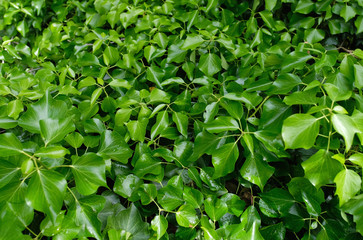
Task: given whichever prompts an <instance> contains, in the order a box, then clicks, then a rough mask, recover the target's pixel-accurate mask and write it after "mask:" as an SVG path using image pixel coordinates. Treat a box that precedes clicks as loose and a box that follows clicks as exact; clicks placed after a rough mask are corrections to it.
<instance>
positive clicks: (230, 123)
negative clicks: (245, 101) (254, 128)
mask: <svg viewBox="0 0 363 240" xmlns="http://www.w3.org/2000/svg"><path fill="white" fill-rule="evenodd" d="M205 129H206V130H207V131H208V132H210V133H220V132H224V131H234V130H238V129H239V125H238V122H237V121H236V120H235V119H233V118H232V117H229V116H220V117H217V118H216V119H215V120H213V121H211V122H210V123H207V124H205Z"/></svg>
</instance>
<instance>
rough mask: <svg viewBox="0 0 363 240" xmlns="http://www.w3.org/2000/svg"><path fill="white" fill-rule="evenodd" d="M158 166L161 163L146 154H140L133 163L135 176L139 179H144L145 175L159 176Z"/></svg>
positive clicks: (159, 168)
mask: <svg viewBox="0 0 363 240" xmlns="http://www.w3.org/2000/svg"><path fill="white" fill-rule="evenodd" d="M160 164H161V161H159V160H158V159H157V158H154V157H151V156H150V155H149V154H147V153H145V154H142V155H141V157H140V158H139V159H138V160H137V161H136V163H135V168H134V172H135V175H137V176H138V177H140V178H142V177H144V176H145V175H146V174H153V175H159V174H161V173H162V168H161V166H160Z"/></svg>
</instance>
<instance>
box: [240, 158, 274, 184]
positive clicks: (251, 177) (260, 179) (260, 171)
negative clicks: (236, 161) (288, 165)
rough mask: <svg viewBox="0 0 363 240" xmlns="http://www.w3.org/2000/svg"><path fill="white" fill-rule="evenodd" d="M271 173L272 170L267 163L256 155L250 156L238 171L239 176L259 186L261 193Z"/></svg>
mask: <svg viewBox="0 0 363 240" xmlns="http://www.w3.org/2000/svg"><path fill="white" fill-rule="evenodd" d="M273 173H274V168H273V167H271V166H270V165H268V164H267V162H266V161H264V160H263V159H262V156H260V155H258V154H256V155H252V154H250V155H249V156H248V157H247V158H246V161H245V162H244V163H243V166H242V168H241V170H240V174H241V176H242V177H243V178H244V179H246V180H247V181H250V182H251V183H254V184H256V185H257V186H259V188H260V189H261V191H263V187H264V186H265V184H266V182H267V180H268V179H269V178H270V177H271V176H272V174H273Z"/></svg>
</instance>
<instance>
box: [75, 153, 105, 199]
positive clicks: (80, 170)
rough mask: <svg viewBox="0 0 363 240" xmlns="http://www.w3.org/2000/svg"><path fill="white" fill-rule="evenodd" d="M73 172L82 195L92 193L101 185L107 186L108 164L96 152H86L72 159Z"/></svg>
mask: <svg viewBox="0 0 363 240" xmlns="http://www.w3.org/2000/svg"><path fill="white" fill-rule="evenodd" d="M71 166H72V168H71V169H72V173H73V176H74V179H75V181H76V187H77V191H78V192H79V193H80V194H82V195H90V194H92V193H94V192H96V191H97V189H98V187H99V186H105V187H107V183H106V176H105V171H106V164H105V163H104V161H103V159H102V158H101V157H99V156H97V155H96V154H95V153H86V154H84V155H83V156H82V157H80V158H76V159H75V160H73V161H72V165H71Z"/></svg>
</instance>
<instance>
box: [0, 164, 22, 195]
mask: <svg viewBox="0 0 363 240" xmlns="http://www.w3.org/2000/svg"><path fill="white" fill-rule="evenodd" d="M20 174H21V170H20V169H19V168H18V167H17V166H16V165H14V164H13V163H11V162H8V161H4V160H2V161H0V188H2V187H4V186H5V185H7V184H8V183H9V182H11V180H12V179H14V178H15V179H16V177H19V176H20Z"/></svg>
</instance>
